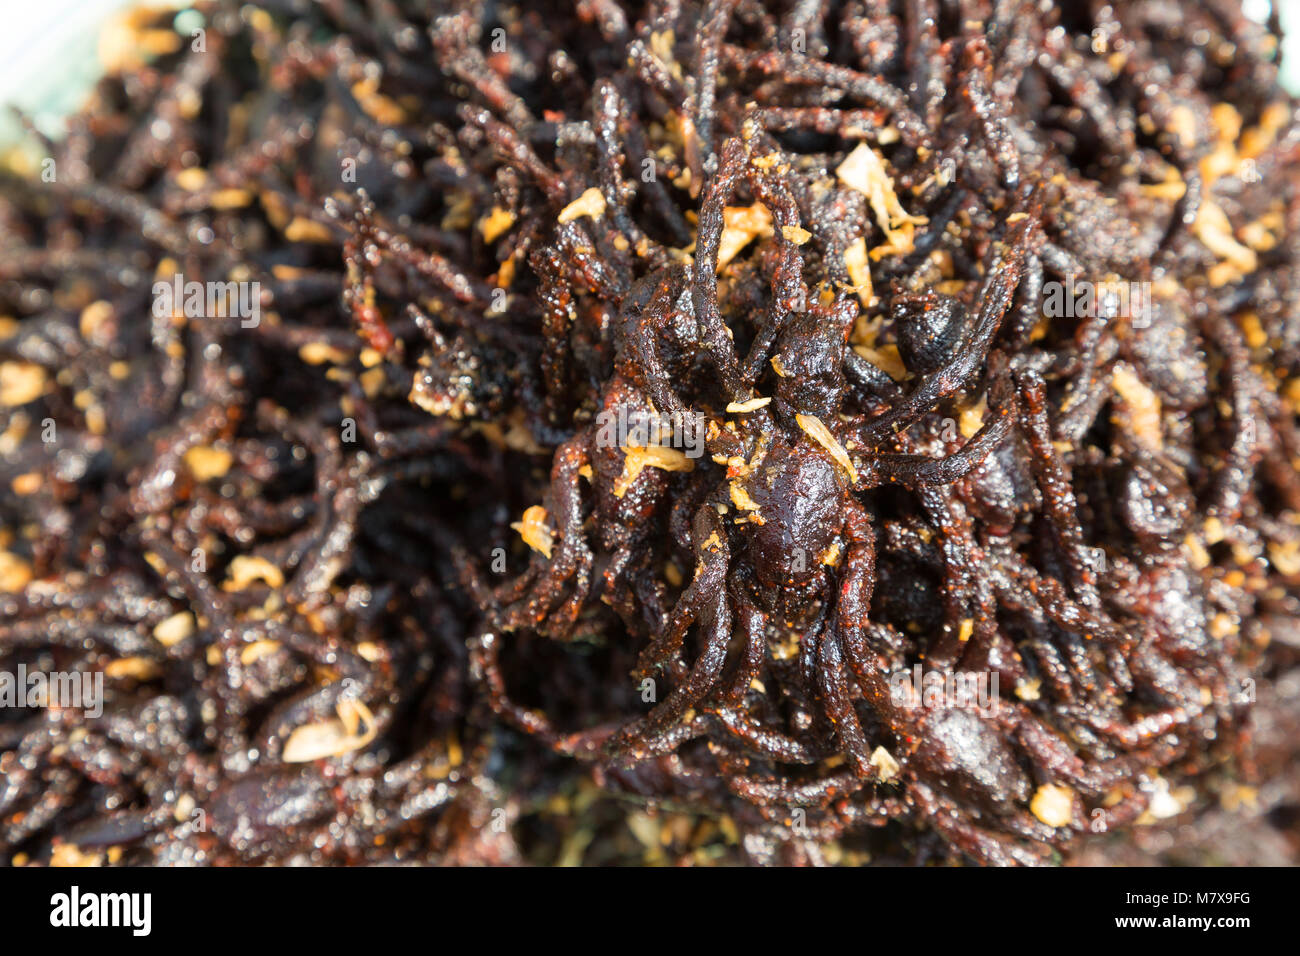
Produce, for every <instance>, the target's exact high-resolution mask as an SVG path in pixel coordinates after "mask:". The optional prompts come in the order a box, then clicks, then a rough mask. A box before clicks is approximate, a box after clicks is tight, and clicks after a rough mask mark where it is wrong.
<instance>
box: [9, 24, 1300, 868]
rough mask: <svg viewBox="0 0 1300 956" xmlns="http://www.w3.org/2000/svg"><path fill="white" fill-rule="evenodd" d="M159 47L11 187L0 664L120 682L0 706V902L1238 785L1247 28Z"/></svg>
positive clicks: (1251, 218) (604, 852)
mask: <svg viewBox="0 0 1300 956" xmlns="http://www.w3.org/2000/svg"><path fill="white" fill-rule="evenodd" d="M431 8H432V12H430V9H431ZM198 9H199V10H200V11H202V13H203V15H204V17H205V18H206V19H205V21H204V22H205V27H204V33H203V34H202V37H201V39H202V42H201V43H200V42H198V41H197V40H194V42H191V40H192V39H194V38H192V37H190V36H176V37H175V39H176V41H177V42H175V43H171V42H170V41H168V42H163V40H162V39H160V37H163V38H165V37H167V36H171V35H172V34H174V33H175V29H176V28H174V27H173V26H172V24H171V23H170V22H169V20H168V19H166V18H160V16H159V15H157V14H153V15H141V16H139V17H137V18H136V19H135V20H134V21H133V22H132V29H133V30H135V31H136V32H135V33H134V36H135V39H136V41H138V42H139V43H140V44H142V45H146V46H151V47H152V48H154V49H160V48H161V49H164V50H166V49H168V48H172V49H171V51H170V52H165V53H164V54H163V55H162V56H160V57H159V58H157V59H156V60H154V61H153V62H152V63H149V64H136V63H132V64H131V65H130V67H129V68H128V69H126V70H124V71H122V72H119V73H116V74H113V75H110V76H109V77H108V78H107V79H105V80H104V81H103V82H102V83H101V84H100V86H99V87H98V89H97V92H96V95H95V97H94V100H93V101H92V102H91V103H90V104H89V106H88V107H87V109H86V110H85V111H83V112H82V113H81V114H79V115H78V116H77V117H75V118H74V119H73V120H72V121H71V128H70V133H69V135H68V137H67V138H66V139H65V140H63V141H61V142H59V143H52V142H46V141H42V146H41V150H42V152H41V154H40V156H38V157H37V162H36V163H34V164H32V163H30V161H29V166H28V168H26V169H25V168H24V167H23V165H22V164H21V163H20V162H18V161H17V160H15V161H12V162H11V163H10V171H9V173H8V174H7V175H6V179H5V180H4V182H3V184H0V235H3V240H2V241H3V242H4V248H3V249H2V250H0V314H3V315H7V316H10V318H7V319H5V320H4V325H3V327H2V328H0V335H2V336H3V338H0V416H3V418H2V420H0V426H3V428H2V430H0V453H2V454H3V465H2V469H3V474H0V479H2V480H3V481H4V483H5V486H6V487H7V488H8V489H9V490H10V492H11V493H9V494H7V495H6V496H5V498H4V499H3V503H2V505H0V508H2V509H3V511H2V512H0V514H2V518H3V520H2V521H0V534H3V538H0V545H3V548H4V551H3V554H2V555H0V670H4V671H14V670H15V669H16V668H17V666H18V665H19V664H22V665H24V666H25V667H26V668H27V669H28V670H42V671H48V672H54V671H59V672H83V673H91V672H102V673H103V674H104V675H105V700H104V714H103V716H102V717H98V718H96V717H90V716H87V715H86V714H84V713H83V712H82V711H80V710H78V709H75V708H59V707H53V706H51V707H36V708H14V709H6V710H3V711H0V771H3V774H4V777H3V783H2V784H0V849H2V850H3V851H4V854H3V859H6V860H11V861H17V862H29V861H30V862H37V863H46V862H53V863H62V862H76V861H79V860H84V859H85V858H87V857H90V858H97V859H98V858H102V859H104V860H107V861H108V862H116V863H126V864H130V863H144V862H152V863H175V862H193V863H246V862H289V861H302V860H311V861H315V862H322V863H362V862H399V861H413V862H435V863H511V862H521V861H532V862H547V863H550V862H592V863H608V862H640V861H643V860H649V861H652V862H676V863H708V862H732V861H736V860H747V861H751V862H821V861H830V862H836V861H844V862H861V861H865V860H867V859H877V860H886V861H890V862H925V861H932V860H955V859H966V860H970V861H974V862H979V863H987V864H1008V863H1038V862H1051V861H1058V860H1060V859H1061V858H1062V856H1061V853H1062V851H1065V850H1067V849H1069V848H1070V847H1071V846H1072V845H1075V844H1077V843H1078V842H1080V840H1081V838H1083V837H1084V836H1085V835H1087V834H1089V833H1092V834H1096V833H1099V832H1102V831H1107V832H1112V833H1113V832H1114V831H1122V830H1126V829H1127V828H1129V827H1130V826H1132V825H1134V824H1135V823H1136V824H1140V825H1145V824H1147V823H1149V822H1151V821H1153V820H1159V819H1164V818H1167V817H1171V816H1175V815H1177V814H1179V813H1180V812H1182V811H1184V810H1187V809H1188V808H1189V807H1192V806H1193V805H1194V806H1195V807H1196V808H1203V807H1204V805H1205V803H1206V801H1208V800H1209V799H1211V798H1217V799H1218V800H1219V802H1220V803H1221V804H1223V805H1225V806H1239V805H1247V804H1249V803H1250V802H1251V801H1252V800H1254V801H1256V802H1257V803H1258V799H1259V798H1258V795H1257V794H1256V793H1255V791H1253V790H1251V789H1250V786H1251V785H1252V784H1254V783H1265V784H1266V783H1267V782H1268V781H1270V780H1273V779H1277V775H1278V773H1279V770H1278V767H1279V764H1281V763H1285V758H1284V757H1282V756H1281V755H1280V754H1278V753H1277V752H1276V746H1273V747H1272V749H1268V748H1266V750H1265V754H1266V755H1270V754H1271V755H1272V756H1270V757H1269V759H1268V760H1267V761H1265V762H1264V763H1263V764H1262V765H1260V766H1256V765H1255V764H1254V756H1253V755H1254V753H1255V752H1254V750H1253V748H1252V741H1251V735H1250V727H1251V716H1250V715H1251V703H1252V700H1253V699H1254V697H1255V692H1256V688H1257V684H1258V683H1264V684H1269V685H1270V686H1271V684H1272V682H1273V681H1274V680H1275V679H1277V680H1278V681H1281V679H1282V677H1281V676H1280V675H1284V674H1285V673H1286V672H1288V671H1291V670H1292V669H1293V668H1294V667H1295V664H1296V659H1295V648H1296V647H1297V646H1300V639H1298V637H1297V633H1298V629H1297V624H1296V620H1297V610H1300V606H1298V599H1300V475H1298V474H1297V461H1298V460H1300V432H1297V427H1296V424H1297V423H1296V411H1297V403H1298V402H1300V312H1297V308H1296V307H1297V301H1296V300H1297V296H1300V282H1298V281H1297V275H1300V273H1297V268H1298V267H1300V246H1298V245H1297V243H1298V242H1300V192H1298V191H1297V189H1296V186H1297V182H1298V180H1297V169H1300V122H1297V118H1296V115H1295V108H1294V103H1293V101H1292V100H1291V99H1290V98H1288V97H1287V96H1286V95H1285V94H1283V93H1282V92H1281V91H1280V90H1279V88H1278V86H1277V77H1276V72H1277V71H1276V66H1275V59H1276V55H1277V49H1278V46H1277V30H1276V24H1272V25H1270V26H1268V27H1265V26H1260V25H1257V24H1255V23H1253V22H1251V21H1249V20H1247V19H1245V18H1244V17H1243V16H1242V15H1241V13H1240V11H1239V9H1238V8H1237V5H1236V4H1235V3H1231V2H1213V3H1211V2H1204V3H1174V2H1136V3H1125V4H1119V5H1109V4H1101V3H1097V4H1078V5H1074V6H1069V7H1068V8H1067V9H1062V8H1061V6H1060V5H1040V4H1037V3H1016V2H1006V3H1003V2H998V3H980V2H966V3H948V2H937V0H935V2H927V0H916V2H905V3H893V4H887V3H877V2H872V0H867V2H853V3H797V4H768V3H757V2H753V0H715V2H708V3H703V4H701V3H695V2H686V3H676V2H675V3H666V4H649V5H646V6H638V5H630V4H621V3H616V2H613V0H587V2H580V3H578V4H576V5H567V4H542V5H536V4H522V5H518V6H513V5H490V4H477V3H457V4H428V3H424V2H420V3H416V2H402V0H367V2H360V0H328V2H317V3H305V2H303V3H299V2H294V0H284V2H267V3H252V4H235V3H230V4H225V3H213V4H206V5H199V7H198ZM168 31H172V34H169V33H168ZM33 135H34V136H35V134H33ZM43 159H52V160H53V166H48V167H47V166H43V165H42V164H41V162H40V160H43ZM47 169H49V170H53V175H52V176H44V177H43V176H42V175H41V173H42V172H43V171H46V170H47ZM176 275H181V276H183V277H184V279H185V281H198V282H207V283H212V282H218V283H225V282H230V283H234V284H235V287H236V288H237V289H238V291H239V292H240V293H247V292H248V291H249V289H250V288H251V289H252V292H253V295H254V296H256V297H257V298H256V299H255V300H254V301H253V304H254V305H255V306H256V315H255V316H253V317H252V318H251V320H249V321H241V318H242V319H244V320H248V319H249V318H250V317H249V316H248V315H247V314H245V313H241V314H240V315H235V314H232V313H231V312H229V311H222V312H220V313H219V314H213V313H212V310H211V309H208V310H207V311H206V312H205V313H204V314H203V315H189V316H187V315H186V314H184V313H185V310H184V309H183V308H180V307H179V306H178V305H177V304H176V303H173V304H172V307H170V308H163V309H159V308H158V301H159V299H158V296H159V292H158V290H157V289H156V288H155V282H162V283H164V284H167V283H170V282H171V281H172V278H173V276H176ZM245 305H248V302H247V301H245ZM516 532H517V533H516ZM918 665H919V666H920V668H921V669H922V670H923V671H925V672H929V673H930V674H932V675H937V677H938V678H941V679H942V682H943V687H944V688H948V687H951V686H952V685H953V683H954V678H958V677H959V678H960V679H961V681H962V683H963V684H966V686H968V687H974V686H979V687H981V688H983V689H984V690H985V691H991V697H992V701H991V703H990V702H989V701H987V700H984V699H981V704H982V706H978V707H976V706H971V705H970V703H969V701H965V702H964V701H962V700H956V701H954V699H953V698H952V697H951V695H945V696H941V697H940V698H939V699H937V700H936V699H934V698H932V697H931V695H930V694H929V693H928V692H925V691H924V687H925V685H922V686H920V687H917V688H916V689H915V691H916V693H915V694H912V693H909V692H908V690H907V687H909V686H910V685H907V684H903V683H900V679H901V678H902V677H904V676H908V675H912V674H915V673H917V671H916V668H917V667H918ZM968 682H969V683H968ZM1287 719H1288V718H1287V717H1285V716H1282V715H1280V714H1279V713H1274V712H1271V711H1270V712H1269V714H1268V719H1267V720H1266V721H1265V726H1266V727H1270V728H1274V729H1276V728H1278V727H1281V726H1285V725H1286V722H1287ZM1292 719H1293V718H1292ZM1275 736H1277V735H1275ZM1263 792H1264V793H1265V794H1266V797H1265V801H1267V799H1270V798H1269V797H1267V794H1269V793H1272V797H1271V799H1273V800H1274V801H1275V803H1274V804H1273V805H1272V806H1271V807H1270V806H1269V805H1268V804H1267V802H1266V803H1265V809H1273V810H1274V811H1275V819H1276V821H1277V822H1278V825H1279V827H1280V828H1282V829H1286V828H1287V827H1290V829H1291V830H1292V831H1294V819H1295V816H1296V815H1295V813H1294V807H1295V806H1296V800H1297V798H1296V793H1295V790H1294V788H1293V789H1292V790H1290V791H1287V790H1285V789H1276V788H1275V789H1274V790H1273V791H1269V790H1268V788H1267V786H1265V787H1264V788H1263ZM1287 807H1290V808H1291V810H1287ZM1288 813H1289V814H1290V816H1288ZM1288 820H1290V821H1291V822H1290V823H1287V821H1288Z"/></svg>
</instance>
